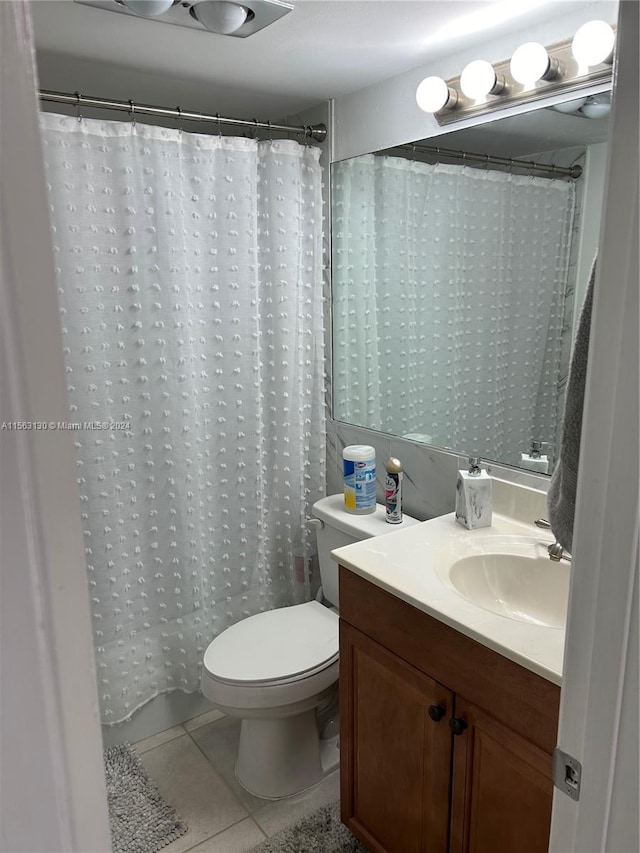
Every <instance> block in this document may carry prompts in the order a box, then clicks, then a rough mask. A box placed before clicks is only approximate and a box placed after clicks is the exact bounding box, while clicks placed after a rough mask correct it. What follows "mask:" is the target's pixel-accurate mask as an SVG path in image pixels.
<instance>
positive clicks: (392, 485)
mask: <svg viewBox="0 0 640 853" xmlns="http://www.w3.org/2000/svg"><path fill="white" fill-rule="evenodd" d="M386 470H387V477H386V480H385V484H384V502H385V505H386V507H387V521H388V522H389V524H400V523H401V522H402V477H403V472H404V468H403V467H402V462H401V461H400V460H399V459H396V458H395V457H394V456H392V457H391V458H390V459H389V461H388V462H387V465H386Z"/></svg>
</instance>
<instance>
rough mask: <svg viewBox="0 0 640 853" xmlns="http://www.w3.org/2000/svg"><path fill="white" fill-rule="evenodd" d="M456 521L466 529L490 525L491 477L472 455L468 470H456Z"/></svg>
mask: <svg viewBox="0 0 640 853" xmlns="http://www.w3.org/2000/svg"><path fill="white" fill-rule="evenodd" d="M456 521H457V522H458V524H461V525H462V526H463V527H466V528H467V530H475V529H476V528H477V527H491V477H490V476H489V475H488V473H487V472H486V470H484V469H481V468H480V460H479V459H478V458H476V457H473V456H471V457H469V470H468V471H458V482H457V483H456Z"/></svg>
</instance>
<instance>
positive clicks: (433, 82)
mask: <svg viewBox="0 0 640 853" xmlns="http://www.w3.org/2000/svg"><path fill="white" fill-rule="evenodd" d="M457 100H458V96H457V95H456V93H455V92H454V91H453V90H452V89H450V88H449V87H448V86H447V84H446V83H445V81H444V80H443V79H442V77H425V78H424V80H423V81H422V83H420V85H419V86H418V88H417V89H416V101H417V102H418V106H419V107H420V109H421V110H424V111H425V113H437V112H438V111H439V110H441V109H443V108H444V107H447V109H451V107H454V106H455V105H456V101H457Z"/></svg>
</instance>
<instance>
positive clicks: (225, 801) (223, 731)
mask: <svg viewBox="0 0 640 853" xmlns="http://www.w3.org/2000/svg"><path fill="white" fill-rule="evenodd" d="M239 735H240V721H239V720H233V719H231V718H230V717H224V716H222V715H221V714H220V713H219V712H217V711H211V712H209V713H208V714H203V715H202V716H201V717H196V718H195V719H194V720H189V721H188V722H186V723H183V724H182V725H180V726H174V728H172V729H168V730H167V731H165V732H160V733H159V734H157V735H153V737H150V738H147V739H146V740H142V741H138V742H137V743H136V744H135V747H136V749H137V751H138V754H139V755H140V757H141V759H142V762H143V764H144V765H145V767H146V769H147V771H148V773H149V775H150V776H151V778H152V780H153V781H154V782H155V783H156V785H157V786H158V788H159V789H160V792H161V794H162V795H163V796H164V797H165V799H166V800H167V802H169V803H171V805H173V806H174V808H175V809H176V811H177V812H178V814H179V815H180V816H181V817H182V818H183V820H184V821H185V822H186V824H187V826H188V827H189V831H188V832H187V833H186V834H185V835H183V836H182V838H178V839H177V841H174V842H173V843H172V844H169V846H168V847H164V848H163V853H185V851H187V850H188V851H190V853H246V851H248V850H251V849H252V848H253V847H255V845H256V844H259V843H260V842H261V841H263V840H264V839H265V838H266V837H267V836H270V835H273V834H274V833H276V832H279V831H280V830H281V829H284V827H286V826H290V825H291V824H292V823H295V822H296V821H298V820H299V819H300V818H301V817H304V816H305V815H307V814H309V813H310V812H312V811H315V809H318V808H320V807H321V806H324V805H326V804H327V803H330V802H333V801H335V800H337V799H338V797H339V791H340V783H339V772H338V771H335V772H334V773H332V774H331V775H330V776H328V777H327V778H326V779H325V780H324V781H323V782H321V783H320V784H319V785H316V786H315V787H314V788H311V789H310V790H309V791H306V792H305V793H303V794H299V795H297V796H295V797H289V798H288V799H286V800H276V801H269V800H261V799H259V798H258V797H254V796H252V795H251V794H249V793H248V792H247V791H245V790H244V788H242V787H241V786H240V785H239V783H238V781H237V780H236V777H235V775H234V772H233V768H234V763H235V757H236V752H237V746H238V738H239Z"/></svg>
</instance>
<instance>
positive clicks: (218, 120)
mask: <svg viewBox="0 0 640 853" xmlns="http://www.w3.org/2000/svg"><path fill="white" fill-rule="evenodd" d="M216 121H217V122H218V136H222V125H221V124H220V113H216Z"/></svg>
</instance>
